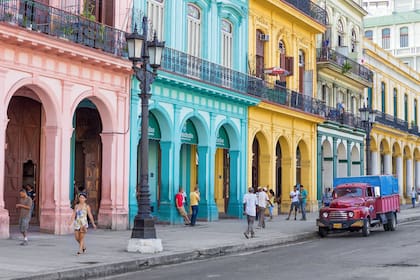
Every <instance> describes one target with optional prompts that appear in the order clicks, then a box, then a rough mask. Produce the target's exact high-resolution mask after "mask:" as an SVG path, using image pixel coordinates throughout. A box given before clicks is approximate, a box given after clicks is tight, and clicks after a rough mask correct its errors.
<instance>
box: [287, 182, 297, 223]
mask: <svg viewBox="0 0 420 280" xmlns="http://www.w3.org/2000/svg"><path fill="white" fill-rule="evenodd" d="M290 199H291V200H292V201H291V202H292V204H290V211H289V216H288V217H287V218H286V220H289V219H290V214H292V211H293V208H295V220H296V214H297V210H298V209H299V191H298V190H297V186H296V185H295V186H294V187H293V191H291V192H290Z"/></svg>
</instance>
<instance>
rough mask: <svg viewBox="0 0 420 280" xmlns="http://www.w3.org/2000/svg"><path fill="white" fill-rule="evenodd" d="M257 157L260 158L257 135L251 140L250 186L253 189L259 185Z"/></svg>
mask: <svg viewBox="0 0 420 280" xmlns="http://www.w3.org/2000/svg"><path fill="white" fill-rule="evenodd" d="M259 159H260V144H259V142H258V139H257V137H255V138H254V142H252V187H253V188H254V190H255V191H257V189H258V185H259V181H260V179H259V173H260V172H259Z"/></svg>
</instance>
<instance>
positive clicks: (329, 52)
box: [316, 48, 373, 86]
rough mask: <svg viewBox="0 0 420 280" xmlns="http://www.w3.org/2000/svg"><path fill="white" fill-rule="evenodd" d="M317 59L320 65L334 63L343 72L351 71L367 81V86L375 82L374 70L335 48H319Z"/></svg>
mask: <svg viewBox="0 0 420 280" xmlns="http://www.w3.org/2000/svg"><path fill="white" fill-rule="evenodd" d="M316 61H317V63H318V65H320V64H325V63H328V64H332V65H334V66H335V68H338V70H339V71H341V73H343V74H346V73H351V74H353V75H355V76H357V77H358V78H360V79H361V80H363V81H364V82H365V83H367V86H371V84H372V82H373V72H372V71H370V70H369V69H368V68H366V67H364V66H363V65H360V64H359V63H357V62H356V61H354V60H351V59H350V58H348V57H347V56H345V55H342V54H340V53H339V52H336V51H334V50H333V49H330V48H318V49H317V51H316ZM336 70H337V69H336Z"/></svg>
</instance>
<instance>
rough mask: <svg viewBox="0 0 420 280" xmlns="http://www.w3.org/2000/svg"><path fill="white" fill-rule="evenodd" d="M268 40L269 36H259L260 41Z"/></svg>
mask: <svg viewBox="0 0 420 280" xmlns="http://www.w3.org/2000/svg"><path fill="white" fill-rule="evenodd" d="M268 40H270V35H268V34H260V41H268Z"/></svg>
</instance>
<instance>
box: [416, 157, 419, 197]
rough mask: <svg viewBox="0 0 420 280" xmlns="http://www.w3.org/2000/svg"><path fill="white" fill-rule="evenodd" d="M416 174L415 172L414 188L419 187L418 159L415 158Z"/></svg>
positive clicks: (417, 188)
mask: <svg viewBox="0 0 420 280" xmlns="http://www.w3.org/2000/svg"><path fill="white" fill-rule="evenodd" d="M415 165H416V171H415V172H416V174H415V178H416V184H415V187H416V190H419V189H420V161H419V160H417V159H416V164H415Z"/></svg>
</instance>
